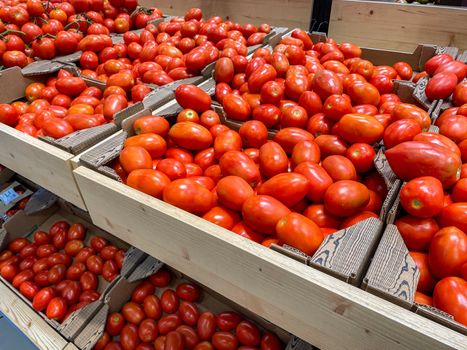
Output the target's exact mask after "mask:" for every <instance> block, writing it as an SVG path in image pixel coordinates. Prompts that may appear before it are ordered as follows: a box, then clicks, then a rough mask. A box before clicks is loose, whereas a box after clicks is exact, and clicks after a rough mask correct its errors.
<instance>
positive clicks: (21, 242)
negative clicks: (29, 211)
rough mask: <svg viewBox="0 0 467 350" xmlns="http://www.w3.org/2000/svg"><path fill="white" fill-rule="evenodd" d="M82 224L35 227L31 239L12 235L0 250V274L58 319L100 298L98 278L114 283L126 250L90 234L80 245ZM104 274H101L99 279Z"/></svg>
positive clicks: (82, 231)
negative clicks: (38, 228)
mask: <svg viewBox="0 0 467 350" xmlns="http://www.w3.org/2000/svg"><path fill="white" fill-rule="evenodd" d="M86 231H87V229H86V227H85V226H84V225H82V224H80V223H77V224H72V225H70V224H69V223H68V222H66V221H58V222H56V223H55V224H54V225H52V227H51V228H50V230H49V232H44V231H36V232H35V233H34V234H33V236H32V241H30V240H29V239H28V238H16V239H14V240H12V241H11V242H9V243H8V246H7V249H6V250H4V251H2V252H1V253H0V275H1V276H2V277H3V278H4V279H5V280H7V281H8V282H10V283H11V284H12V286H13V287H14V288H16V289H18V290H19V291H20V293H21V294H22V295H24V296H25V297H26V298H27V299H29V300H30V301H31V302H32V307H33V308H34V309H35V310H37V311H43V312H45V314H46V315H47V317H48V318H50V319H54V320H56V321H58V322H62V321H63V320H65V319H66V318H67V317H68V316H69V315H70V314H71V313H72V312H74V311H76V310H78V309H80V308H82V307H84V306H86V305H87V304H89V303H91V302H93V301H96V300H98V299H99V297H100V292H99V291H98V290H101V289H102V288H101V289H99V278H103V279H104V280H106V281H107V282H112V281H113V280H114V279H115V278H116V277H117V276H118V275H119V274H120V269H121V268H122V266H123V260H124V258H125V252H124V250H122V249H119V248H117V247H116V246H114V245H112V244H110V243H109V242H108V241H107V240H106V239H105V238H103V237H100V236H96V235H93V236H92V238H91V239H90V240H89V242H90V244H89V246H88V245H86V244H85V243H84V241H85V239H86ZM100 276H102V277H100Z"/></svg>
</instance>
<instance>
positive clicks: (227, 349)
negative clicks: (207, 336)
mask: <svg viewBox="0 0 467 350" xmlns="http://www.w3.org/2000/svg"><path fill="white" fill-rule="evenodd" d="M212 344H213V345H214V348H216V349H218V350H234V349H237V347H238V340H237V338H236V336H235V335H233V334H232V333H229V332H216V333H214V335H213V336H212Z"/></svg>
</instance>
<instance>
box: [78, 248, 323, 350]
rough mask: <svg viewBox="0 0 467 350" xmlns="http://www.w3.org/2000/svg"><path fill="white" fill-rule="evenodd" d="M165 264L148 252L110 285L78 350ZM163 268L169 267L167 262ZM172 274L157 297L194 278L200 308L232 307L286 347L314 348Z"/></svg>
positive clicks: (88, 344) (87, 345) (95, 337)
mask: <svg viewBox="0 0 467 350" xmlns="http://www.w3.org/2000/svg"><path fill="white" fill-rule="evenodd" d="M163 266H164V264H163V263H162V262H160V261H159V260H157V259H155V258H153V257H151V256H148V257H147V258H146V260H145V261H144V262H143V263H142V264H140V265H139V266H138V267H137V268H136V269H135V271H133V273H132V274H131V275H130V276H128V277H127V278H124V277H121V278H120V279H119V280H118V281H117V282H116V283H115V285H114V286H112V289H111V290H110V291H109V293H108V294H107V296H106V297H105V299H104V300H103V306H102V308H101V309H100V310H99V312H98V313H97V314H96V315H95V316H94V317H93V318H92V320H90V322H89V323H88V325H87V326H86V328H84V329H83V331H82V332H81V333H80V334H79V336H78V337H76V339H75V341H74V344H75V345H76V346H77V347H78V348H80V349H81V350H91V349H92V348H93V346H94V345H95V343H96V342H97V341H98V340H99V338H100V337H101V336H102V335H103V333H104V328H105V324H106V320H107V316H108V315H109V314H110V313H112V312H119V311H120V310H121V308H122V307H123V305H124V304H125V303H126V302H128V301H129V300H131V295H132V292H133V290H134V289H135V288H136V286H138V284H139V283H140V282H142V281H143V280H144V279H146V278H147V277H149V276H150V275H152V274H154V273H155V272H157V271H158V270H159V269H161V268H162V267H163ZM166 268H168V267H167V266H166ZM168 269H169V271H170V272H171V274H172V280H171V282H170V284H169V285H168V286H167V287H164V288H156V293H155V294H156V295H157V296H158V297H160V296H161V295H162V293H163V292H164V291H165V290H167V289H170V288H172V289H174V288H175V287H176V286H177V285H178V284H179V283H182V282H194V283H195V284H197V285H198V286H200V287H201V288H202V294H201V299H200V301H199V302H197V303H196V304H197V306H198V307H199V311H200V313H201V312H204V311H207V310H209V311H211V312H213V313H219V312H224V311H231V310H235V311H238V312H240V313H242V314H243V315H245V316H247V317H248V318H249V319H250V320H252V321H253V322H255V323H256V324H257V325H258V326H259V327H260V328H261V330H263V331H271V332H274V333H275V334H276V335H277V336H278V337H279V338H280V339H281V341H282V342H283V343H284V344H287V346H286V349H287V350H292V349H297V350H298V349H303V350H313V349H316V348H314V347H313V346H311V345H310V344H307V343H305V342H304V341H303V340H301V339H299V338H296V337H294V336H292V335H291V334H289V333H288V332H286V331H284V330H282V329H281V328H279V327H277V326H274V325H273V324H271V323H270V322H267V321H266V320H264V319H262V318H261V317H259V316H257V315H255V314H253V313H252V312H250V311H248V310H246V309H244V308H241V307H240V306H238V305H235V304H234V303H232V302H231V301H230V300H228V299H226V298H224V297H222V296H221V295H219V294H217V293H215V292H214V291H212V290H209V289H208V288H206V287H204V286H201V285H200V284H199V283H197V282H196V281H192V280H191V279H189V277H187V276H183V275H182V274H181V273H180V272H178V271H176V270H173V269H171V268H168Z"/></svg>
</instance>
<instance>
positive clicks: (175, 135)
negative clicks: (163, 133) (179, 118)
mask: <svg viewBox="0 0 467 350" xmlns="http://www.w3.org/2000/svg"><path fill="white" fill-rule="evenodd" d="M169 136H170V138H171V139H172V140H173V141H174V142H175V144H177V145H178V146H180V147H183V148H186V149H189V150H202V149H205V148H208V147H209V146H211V144H212V141H213V140H212V135H211V133H210V132H209V130H208V129H206V128H205V127H204V126H202V125H200V124H196V123H193V122H181V123H176V124H174V125H173V126H172V127H171V128H170V131H169Z"/></svg>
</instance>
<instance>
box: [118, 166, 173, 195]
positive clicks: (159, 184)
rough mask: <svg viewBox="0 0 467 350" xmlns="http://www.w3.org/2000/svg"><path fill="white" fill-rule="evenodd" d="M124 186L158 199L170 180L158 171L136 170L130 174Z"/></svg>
mask: <svg viewBox="0 0 467 350" xmlns="http://www.w3.org/2000/svg"><path fill="white" fill-rule="evenodd" d="M126 184H127V185H128V186H130V187H133V188H135V189H137V190H139V191H141V192H144V193H146V194H149V195H150V196H153V197H156V198H159V199H160V198H162V193H163V191H164V189H165V188H166V186H167V185H169V184H170V179H169V177H168V176H167V175H166V174H164V173H163V172H161V171H158V170H153V169H136V170H133V171H132V172H130V174H129V175H128V177H127V180H126Z"/></svg>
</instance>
